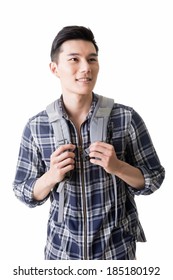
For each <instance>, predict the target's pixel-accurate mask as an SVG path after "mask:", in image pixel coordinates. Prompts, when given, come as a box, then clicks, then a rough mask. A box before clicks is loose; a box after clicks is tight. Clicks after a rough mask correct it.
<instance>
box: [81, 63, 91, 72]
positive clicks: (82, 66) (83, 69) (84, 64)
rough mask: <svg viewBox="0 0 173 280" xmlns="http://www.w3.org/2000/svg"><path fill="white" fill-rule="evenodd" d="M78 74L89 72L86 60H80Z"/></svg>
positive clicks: (89, 68)
mask: <svg viewBox="0 0 173 280" xmlns="http://www.w3.org/2000/svg"><path fill="white" fill-rule="evenodd" d="M80 72H83V73H88V72H91V67H90V64H89V62H88V61H87V60H82V61H81V64H80Z"/></svg>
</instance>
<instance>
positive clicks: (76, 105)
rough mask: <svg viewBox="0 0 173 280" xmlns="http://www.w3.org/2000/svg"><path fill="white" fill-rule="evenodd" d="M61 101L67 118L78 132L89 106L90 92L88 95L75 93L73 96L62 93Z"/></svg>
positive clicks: (90, 100) (90, 101)
mask: <svg viewBox="0 0 173 280" xmlns="http://www.w3.org/2000/svg"><path fill="white" fill-rule="evenodd" d="M63 102H64V106H65V109H66V112H67V114H68V116H69V118H70V119H71V121H72V122H73V123H74V125H75V127H76V129H77V131H78V133H79V131H80V127H81V124H82V123H83V122H84V121H85V119H86V116H87V115H88V112H89V110H90V107H91V103H92V93H91V94H89V95H77V94H76V95H75V96H73V97H72V96H70V97H69V96H66V95H63Z"/></svg>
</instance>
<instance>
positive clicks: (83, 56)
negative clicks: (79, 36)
mask: <svg viewBox="0 0 173 280" xmlns="http://www.w3.org/2000/svg"><path fill="white" fill-rule="evenodd" d="M51 70H52V69H51ZM98 71H99V63H98V56H97V52H96V50H95V47H94V45H93V44H92V42H88V41H84V40H69V41H66V42H64V43H63V44H62V46H61V52H60V53H59V55H58V61H57V65H56V71H52V72H54V74H56V76H57V77H59V79H60V81H61V86H62V93H63V94H66V95H67V94H80V95H85V94H90V93H91V92H92V91H93V88H94V86H95V83H96V80H97V74H98Z"/></svg>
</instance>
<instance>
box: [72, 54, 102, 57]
mask: <svg viewBox="0 0 173 280" xmlns="http://www.w3.org/2000/svg"><path fill="white" fill-rule="evenodd" d="M73 55H80V53H69V54H67V56H73ZM88 56H96V57H97V56H98V54H97V53H90V54H89V55H88Z"/></svg>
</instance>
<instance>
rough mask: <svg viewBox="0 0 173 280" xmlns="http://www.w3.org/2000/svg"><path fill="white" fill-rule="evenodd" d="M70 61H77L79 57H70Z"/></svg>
mask: <svg viewBox="0 0 173 280" xmlns="http://www.w3.org/2000/svg"><path fill="white" fill-rule="evenodd" d="M69 61H74V62H77V61H78V58H77V57H72V58H70V59H69Z"/></svg>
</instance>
